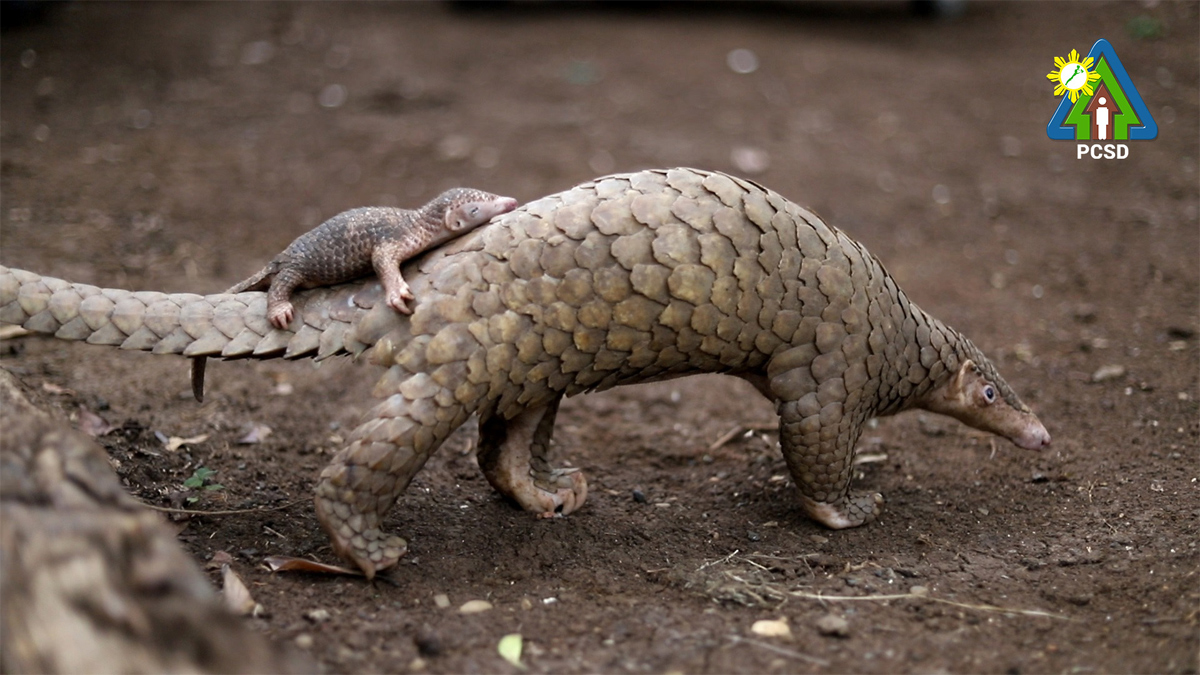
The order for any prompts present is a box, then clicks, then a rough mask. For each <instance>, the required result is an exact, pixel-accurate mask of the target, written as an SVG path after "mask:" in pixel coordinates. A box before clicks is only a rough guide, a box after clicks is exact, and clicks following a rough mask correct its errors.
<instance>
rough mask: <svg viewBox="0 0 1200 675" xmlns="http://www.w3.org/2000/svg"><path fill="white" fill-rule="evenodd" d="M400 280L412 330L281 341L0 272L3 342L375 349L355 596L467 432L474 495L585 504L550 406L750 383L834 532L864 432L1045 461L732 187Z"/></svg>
mask: <svg viewBox="0 0 1200 675" xmlns="http://www.w3.org/2000/svg"><path fill="white" fill-rule="evenodd" d="M410 264H419V267H420V271H421V274H420V275H417V276H415V277H414V281H413V286H414V290H415V291H416V296H417V298H418V299H417V303H416V307H415V312H414V314H413V315H412V316H411V317H410V318H404V317H401V316H400V315H399V314H397V313H395V312H393V311H390V310H388V308H387V307H386V305H385V304H384V303H383V302H382V293H381V291H380V289H379V286H378V285H377V284H370V283H359V284H352V285H345V286H340V287H336V288H330V289H315V290H312V291H308V292H306V293H301V294H298V296H297V300H298V303H299V306H300V314H299V316H300V318H301V319H303V324H302V325H300V326H296V325H293V326H292V328H293V329H296V332H295V333H292V332H290V331H281V330H278V329H272V328H271V326H270V325H269V324H267V322H266V319H265V317H264V309H265V300H264V299H263V297H262V296H261V295H259V294H250V293H242V294H239V295H232V296H231V295H215V296H206V297H200V296H165V295H162V294H152V293H150V294H147V293H142V294H134V293H129V292H127V291H112V290H104V291H102V290H100V289H96V288H94V287H90V286H80V285H71V284H68V283H67V282H63V281H59V280H52V279H43V278H41V277H38V276H37V275H34V274H32V273H29V272H21V271H18V270H3V269H0V322H4V323H15V324H22V325H24V326H25V327H26V328H29V329H30V330H37V331H41V332H56V331H57V332H56V335H58V336H59V337H64V338H68V339H87V340H89V341H91V342H98V343H102V344H120V345H121V346H122V347H125V348H133V349H147V350H153V351H156V352H171V353H184V354H186V355H200V354H206V355H221V356H224V357H243V356H260V357H266V356H271V355H275V354H278V353H279V352H281V351H282V352H283V355H284V356H285V357H297V356H304V355H307V354H311V353H313V352H316V355H317V357H318V358H323V357H325V356H329V355H332V354H335V353H341V352H348V353H351V354H358V353H361V352H363V351H364V350H366V349H367V347H371V358H372V360H374V361H375V362H376V363H378V364H380V365H382V366H384V367H386V368H387V372H386V373H385V374H384V376H383V378H382V379H381V380H380V382H379V384H378V385H377V386H376V390H375V393H376V395H377V396H378V397H379V398H381V399H383V400H382V402H381V403H379V405H377V406H376V407H375V408H374V409H373V410H371V411H370V412H368V413H367V414H366V415H365V417H364V420H363V422H362V423H361V424H360V425H359V426H358V427H357V428H356V429H354V431H353V432H352V433H351V434H350V439H349V444H348V445H347V446H346V447H345V448H343V449H342V450H341V451H340V452H339V453H338V454H337V456H336V457H335V458H334V459H333V461H332V462H331V463H330V464H329V466H327V467H326V468H325V469H324V470H323V471H322V472H321V475H320V479H319V481H318V484H317V488H316V507H317V514H318V516H319V517H320V520H321V523H322V524H323V525H324V526H325V528H326V530H327V531H328V532H329V533H330V535H331V536H332V538H333V542H334V547H335V549H336V550H337V551H338V552H339V553H340V554H342V555H343V556H345V557H346V558H348V559H350V560H352V561H353V562H355V563H356V564H357V565H358V566H359V567H360V568H362V570H363V571H364V572H365V573H366V575H367V576H368V577H371V576H373V575H374V574H375V573H376V572H377V571H379V570H383V569H386V568H388V567H390V566H392V565H394V564H395V563H396V561H397V560H398V559H399V557H400V556H401V555H403V553H404V551H405V543H404V541H403V540H402V539H400V538H399V537H394V536H389V535H386V534H385V533H384V532H383V531H382V529H381V520H382V518H383V515H384V514H385V513H386V512H387V510H388V509H389V508H391V506H392V503H393V502H394V501H395V499H396V497H397V496H399V495H400V493H401V492H403V491H404V489H405V487H406V486H407V485H408V483H409V481H411V480H412V477H413V476H414V475H415V474H416V473H417V472H418V471H419V470H420V469H421V467H422V465H424V463H425V461H426V459H428V457H429V456H430V454H431V453H432V452H433V451H434V450H436V449H437V447H438V446H439V445H440V444H441V443H442V441H443V440H445V438H446V437H447V436H449V434H450V433H451V432H452V431H453V430H454V429H455V428H457V427H458V426H459V425H461V424H462V423H463V422H464V421H466V419H467V418H468V417H469V416H470V415H471V414H473V413H475V414H478V415H479V416H480V434H481V437H482V438H481V439H480V446H479V447H480V451H479V460H480V467H481V468H482V469H483V471H484V474H485V476H486V477H487V479H488V481H489V482H490V483H491V485H492V486H493V487H494V488H495V489H497V490H498V491H499V492H501V493H502V494H505V495H507V496H509V497H511V498H512V499H514V500H515V501H517V502H518V503H519V504H520V505H521V506H522V507H524V508H525V509H527V510H530V511H533V512H535V513H538V514H541V515H547V516H552V515H566V514H567V513H570V512H571V511H573V510H575V509H577V508H579V507H580V506H581V505H582V503H583V501H584V499H585V498H586V495H587V484H586V481H585V480H584V478H583V476H582V475H581V474H580V473H578V472H568V471H556V470H554V469H552V468H551V466H550V464H549V462H548V461H547V452H548V447H549V439H550V434H551V432H552V431H553V421H554V414H555V412H556V411H557V407H558V403H559V401H560V400H561V399H562V397H563V396H570V395H574V394H578V393H582V392H586V391H595V390H602V389H607V388H609V387H613V386H616V385H620V384H633V383H637V382H647V381H652V380H660V379H666V378H671V377H678V376H682V375H688V374H692V373H701V372H720V373H729V374H732V375H738V376H741V377H744V378H746V379H747V380H749V381H750V382H752V383H753V384H755V386H756V387H758V389H759V390H760V391H761V392H762V393H763V394H764V395H766V396H768V397H769V398H771V399H772V400H774V401H775V403H776V409H777V411H778V413H779V416H780V443H781V446H782V450H783V454H784V458H785V459H786V461H787V464H788V467H789V469H790V471H791V474H792V477H793V479H794V480H795V481H796V484H797V485H798V487H799V489H800V494H801V502H802V504H803V506H804V508H805V511H806V512H807V513H808V514H809V515H810V516H811V517H812V518H814V519H815V520H817V521H819V522H821V523H823V524H825V525H827V526H829V527H833V528H842V527H853V526H856V525H861V524H864V523H867V522H870V521H871V520H873V519H874V518H875V517H876V516H877V514H878V513H879V509H880V504H881V502H882V498H881V497H880V496H879V495H878V494H862V493H858V492H853V491H851V490H850V477H851V461H852V459H853V448H854V444H855V442H856V441H857V439H858V435H859V433H860V431H861V429H862V426H863V423H864V422H865V421H866V420H867V419H869V418H871V417H874V416H879V415H887V414H892V413H896V412H900V411H902V410H905V409H908V408H913V407H923V408H927V409H929V410H933V411H936V412H941V413H944V414H949V415H951V416H954V417H956V418H958V419H960V420H962V421H963V422H965V423H967V424H971V425H972V426H975V427H978V428H980V429H984V430H987V431H991V432H994V433H997V434H1000V435H1002V436H1005V437H1007V438H1009V439H1010V440H1012V441H1013V442H1014V443H1016V444H1017V445H1019V446H1021V447H1024V448H1030V449H1037V448H1041V447H1044V446H1046V445H1048V444H1049V442H1050V436H1049V434H1048V433H1046V430H1045V428H1044V427H1043V426H1042V424H1041V423H1040V422H1039V421H1038V419H1037V417H1036V416H1035V415H1034V414H1033V413H1032V412H1030V411H1029V409H1028V408H1027V407H1026V406H1025V405H1024V404H1023V403H1022V402H1021V400H1020V399H1019V398H1018V397H1017V395H1016V394H1015V393H1014V392H1013V391H1012V389H1011V388H1009V386H1008V384H1007V383H1005V382H1004V380H1003V379H1001V378H1000V375H999V374H998V373H997V372H996V369H995V368H994V367H993V365H992V364H991V362H990V361H988V360H987V358H986V357H984V356H983V354H982V353H981V352H980V351H979V350H978V349H977V348H976V347H975V345H973V344H972V343H971V342H970V341H969V340H967V339H966V338H965V337H963V336H962V335H960V334H959V333H957V332H956V331H954V330H952V329H951V328H949V327H947V326H946V325H944V324H942V323H941V322H939V321H937V320H936V319H933V318H932V317H930V316H929V315H927V314H926V313H925V312H923V311H922V310H920V309H919V308H918V307H917V306H916V305H914V304H913V303H912V302H910V301H909V299H908V298H907V296H905V294H904V293H903V291H901V290H900V289H899V288H897V287H896V284H895V282H894V281H893V280H892V279H891V277H890V276H889V275H888V274H887V272H886V271H885V270H884V268H883V266H882V265H881V264H880V263H879V261H877V260H876V259H875V258H874V257H872V256H871V255H870V254H869V253H867V251H866V250H865V249H864V248H863V247H862V245H860V244H858V243H857V242H855V241H854V240H852V239H850V238H849V237H847V236H846V235H845V234H843V233H842V232H840V231H839V230H837V229H836V228H834V227H830V226H829V225H826V224H825V223H824V222H822V221H821V219H820V218H818V217H817V216H816V215H814V214H813V213H811V212H809V211H807V210H805V209H804V208H802V207H800V206H798V205H796V204H794V203H792V202H790V201H788V200H786V199H784V198H783V197H781V196H779V195H778V194H776V193H775V192H772V191H770V190H768V189H766V188H763V187H761V186H759V185H757V184H755V183H752V182H749V181H745V180H742V179H738V178H734V177H731V176H727V175H724V174H720V173H713V172H705V171H697V170H693V169H671V170H663V171H642V172H639V173H634V174H628V175H621V176H610V177H606V178H599V179H596V180H594V181H591V182H588V183H584V184H582V185H579V186H577V187H575V188H573V189H571V190H567V191H566V192H561V193H558V194H555V195H551V196H549V197H545V198H543V199H540V200H537V201H535V202H532V203H529V204H526V205H525V206H523V207H521V208H519V209H517V210H516V211H514V212H512V213H509V214H507V215H505V216H502V217H500V218H498V219H497V220H496V221H494V222H493V223H492V224H491V225H489V226H488V227H485V228H481V229H479V230H477V231H475V232H473V233H471V234H469V235H467V236H466V237H463V238H461V239H459V240H457V241H455V242H453V243H451V244H450V245H448V246H446V247H444V248H442V249H439V250H437V251H435V252H433V253H432V254H430V255H429V256H427V257H426V258H424V259H423V260H422V261H420V262H419V263H410ZM85 296H86V299H81V298H84V297H85ZM125 336H128V337H125Z"/></svg>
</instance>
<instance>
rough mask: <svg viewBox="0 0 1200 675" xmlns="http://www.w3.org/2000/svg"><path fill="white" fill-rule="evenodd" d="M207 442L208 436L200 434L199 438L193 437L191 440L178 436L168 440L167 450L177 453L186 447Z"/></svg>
mask: <svg viewBox="0 0 1200 675" xmlns="http://www.w3.org/2000/svg"><path fill="white" fill-rule="evenodd" d="M207 440H208V434H200V435H199V436H192V437H191V438H180V437H178V436H172V437H170V438H168V439H167V443H166V449H167V452H175V451H176V450H178V449H179V448H181V447H183V446H185V445H193V444H196V443H203V442H204V441H207Z"/></svg>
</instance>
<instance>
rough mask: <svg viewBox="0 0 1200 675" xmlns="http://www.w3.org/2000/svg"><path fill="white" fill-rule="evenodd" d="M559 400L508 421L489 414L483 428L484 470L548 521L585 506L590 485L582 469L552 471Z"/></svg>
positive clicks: (499, 488) (502, 489) (499, 487)
mask: <svg viewBox="0 0 1200 675" xmlns="http://www.w3.org/2000/svg"><path fill="white" fill-rule="evenodd" d="M561 400H562V398H561V397H558V398H555V399H554V400H553V401H551V402H550V403H549V404H547V405H544V406H541V407H537V408H530V409H528V410H525V411H523V412H521V413H520V414H519V415H517V416H516V417H514V418H512V419H510V420H506V419H504V416H503V415H500V414H497V413H490V414H485V415H483V416H482V420H481V421H480V423H479V453H478V457H479V468H480V469H482V470H483V475H484V476H485V477H486V478H487V480H488V482H489V483H491V485H492V487H493V488H495V489H496V491H497V492H499V493H500V494H502V495H505V496H506V497H509V498H511V499H513V500H514V501H516V502H517V503H518V504H519V505H520V506H521V508H523V509H525V510H526V511H531V512H533V513H537V514H539V515H540V516H542V517H543V518H550V517H554V516H565V515H567V514H568V513H571V512H572V511H575V510H576V509H578V508H579V507H580V506H583V502H584V500H586V499H587V480H586V479H585V478H584V477H583V474H582V473H580V472H579V470H578V469H554V468H552V467H551V466H550V462H549V455H550V436H551V434H553V433H554V418H555V416H556V415H557V414H558V404H559V401H561Z"/></svg>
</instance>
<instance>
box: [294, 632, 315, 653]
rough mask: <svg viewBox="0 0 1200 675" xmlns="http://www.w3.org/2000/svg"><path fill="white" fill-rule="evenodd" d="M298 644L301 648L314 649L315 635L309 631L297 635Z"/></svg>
mask: <svg viewBox="0 0 1200 675" xmlns="http://www.w3.org/2000/svg"><path fill="white" fill-rule="evenodd" d="M296 646H297V647H299V648H300V649H304V650H308V649H312V646H313V636H312V635H309V634H308V633H301V634H299V635H297V636H296Z"/></svg>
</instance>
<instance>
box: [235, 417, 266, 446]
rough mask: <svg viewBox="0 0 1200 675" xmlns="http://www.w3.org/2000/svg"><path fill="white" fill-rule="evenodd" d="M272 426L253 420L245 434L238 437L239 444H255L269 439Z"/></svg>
mask: <svg viewBox="0 0 1200 675" xmlns="http://www.w3.org/2000/svg"><path fill="white" fill-rule="evenodd" d="M271 431H272V429H271V427H269V426H267V425H265V424H259V423H258V422H251V423H250V424H249V425H248V427H247V431H246V433H245V434H243V435H242V437H241V438H239V439H237V442H238V445H254V444H256V443H262V442H263V441H265V440H267V436H270V435H271Z"/></svg>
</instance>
